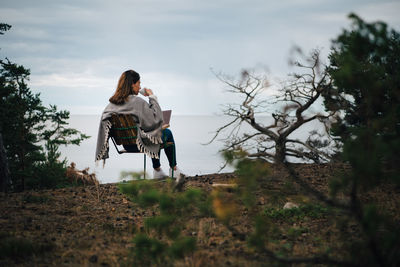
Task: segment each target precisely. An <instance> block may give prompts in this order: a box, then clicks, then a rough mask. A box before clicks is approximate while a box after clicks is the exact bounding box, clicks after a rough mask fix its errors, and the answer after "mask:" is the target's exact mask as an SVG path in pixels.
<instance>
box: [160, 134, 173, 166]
mask: <svg viewBox="0 0 400 267" xmlns="http://www.w3.org/2000/svg"><path fill="white" fill-rule="evenodd" d="M162 139H163V142H164V152H165V155H166V156H167V158H168V162H169V166H170V167H171V168H174V167H175V166H176V149H175V141H174V136H173V135H172V132H171V130H170V129H164V130H163V132H162ZM168 143H170V144H168Z"/></svg>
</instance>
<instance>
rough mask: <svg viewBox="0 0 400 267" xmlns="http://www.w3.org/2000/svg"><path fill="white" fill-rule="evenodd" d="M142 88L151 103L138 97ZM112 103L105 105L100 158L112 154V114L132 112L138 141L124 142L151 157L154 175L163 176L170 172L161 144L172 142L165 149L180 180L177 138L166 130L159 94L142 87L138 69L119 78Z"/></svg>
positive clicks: (127, 146) (176, 176)
mask: <svg viewBox="0 0 400 267" xmlns="http://www.w3.org/2000/svg"><path fill="white" fill-rule="evenodd" d="M139 91H141V92H143V95H144V96H147V97H149V103H147V102H146V101H145V100H143V99H142V98H140V97H138V96H137V95H138V93H139ZM109 101H110V103H109V104H108V105H107V107H106V108H105V109H104V111H103V114H102V116H101V122H100V127H99V133H98V136H97V148H96V161H98V160H104V161H105V160H106V159H107V158H108V150H109V146H108V137H109V132H110V129H111V122H110V121H109V119H110V118H111V114H113V113H117V114H131V115H133V117H134V118H135V120H136V123H137V126H138V136H137V139H136V145H124V148H125V149H126V150H127V151H130V152H143V153H146V154H147V155H149V156H150V157H151V160H152V162H153V168H154V175H153V178H163V177H166V176H167V175H166V174H165V173H164V171H163V170H162V169H161V164H160V144H162V143H163V142H172V143H173V144H174V145H171V146H169V147H166V148H165V149H164V151H165V154H166V155H167V158H168V161H169V166H170V176H171V174H172V169H174V171H173V178H179V179H177V182H179V180H180V178H181V172H180V170H179V168H178V167H177V164H176V155H175V142H174V138H173V135H172V132H171V131H170V130H169V129H164V130H163V128H162V127H163V115H162V111H161V108H160V105H159V104H158V101H157V97H156V96H155V95H154V94H153V91H152V90H151V89H147V88H144V90H140V75H139V73H137V72H136V71H134V70H127V71H125V72H124V73H122V75H121V77H120V78H119V81H118V86H117V89H116V91H115V93H114V95H113V96H112V97H111V98H110V99H109Z"/></svg>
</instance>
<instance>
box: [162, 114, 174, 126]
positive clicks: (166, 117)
mask: <svg viewBox="0 0 400 267" xmlns="http://www.w3.org/2000/svg"><path fill="white" fill-rule="evenodd" d="M162 113H163V121H164V124H163V128H164V126H166V127H169V122H170V120H171V113H172V110H163V112H162Z"/></svg>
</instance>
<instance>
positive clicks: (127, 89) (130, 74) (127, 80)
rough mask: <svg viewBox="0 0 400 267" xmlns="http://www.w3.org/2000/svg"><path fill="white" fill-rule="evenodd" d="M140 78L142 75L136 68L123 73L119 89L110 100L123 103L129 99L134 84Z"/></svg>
mask: <svg viewBox="0 0 400 267" xmlns="http://www.w3.org/2000/svg"><path fill="white" fill-rule="evenodd" d="M139 80H140V75H139V73H137V72H136V71H134V70H127V71H125V72H124V73H122V75H121V77H120V78H119V81H118V85H117V89H116V90H115V93H114V95H113V96H112V97H110V99H109V101H110V102H111V103H113V104H116V105H122V104H123V103H125V101H126V100H127V99H128V96H129V95H131V94H132V93H133V91H132V84H135V83H137V82H138V81H139Z"/></svg>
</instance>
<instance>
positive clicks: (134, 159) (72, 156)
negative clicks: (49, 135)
mask: <svg viewBox="0 0 400 267" xmlns="http://www.w3.org/2000/svg"><path fill="white" fill-rule="evenodd" d="M99 121H100V115H71V116H70V120H69V126H70V127H71V128H75V129H78V130H80V131H81V132H83V133H85V134H87V135H90V136H91V137H90V138H89V139H87V140H85V141H83V142H82V143H81V145H80V146H76V145H75V146H74V145H70V146H67V147H64V146H62V147H60V151H61V153H62V156H63V157H66V158H67V160H68V162H69V163H70V162H75V163H76V166H77V168H78V169H84V168H87V167H89V168H90V169H89V172H94V173H96V175H97V178H98V179H99V181H100V182H101V183H112V182H118V181H120V173H121V172H122V171H134V172H140V171H143V154H136V153H127V154H121V155H120V154H118V153H117V151H116V150H115V147H114V145H113V144H112V142H111V141H110V153H109V155H110V158H109V159H107V161H106V164H105V166H104V168H103V164H102V162H99V163H98V166H96V164H95V161H94V157H95V150H96V142H97V131H98V127H99ZM267 121H268V119H267V118H265V122H267ZM226 122H228V118H226V117H220V116H174V115H172V118H171V123H170V125H171V127H170V129H171V131H172V132H173V134H174V139H175V143H176V154H177V163H178V166H179V168H180V169H181V170H182V172H183V173H185V174H186V175H190V176H193V175H196V174H198V175H203V174H209V173H215V172H217V171H219V169H220V167H221V166H222V165H223V162H224V161H223V159H222V157H221V156H220V154H219V153H218V151H219V150H220V149H221V148H222V146H223V143H222V142H221V141H216V142H213V143H211V144H210V145H203V144H204V143H207V142H208V141H209V140H210V139H211V138H212V137H213V136H214V132H215V130H216V129H217V128H218V127H221V126H222V125H224V123H226ZM316 127H317V128H318V125H316V124H309V125H307V126H306V127H304V128H303V129H301V130H299V131H298V132H297V133H296V132H295V133H294V137H297V138H300V139H304V138H305V136H306V135H307V133H308V131H309V130H310V129H312V128H316ZM242 130H244V131H250V128H249V127H244V128H243V129H242ZM146 163H147V173H148V175H149V176H148V177H149V178H150V177H152V175H153V169H152V167H151V159H150V158H149V157H147V161H146ZM161 166H162V167H163V169H164V171H165V172H166V173H168V169H169V165H168V161H167V158H166V156H165V154H164V152H163V151H162V152H161ZM223 171H224V172H230V171H233V170H232V168H230V167H227V168H225V169H224V170H223Z"/></svg>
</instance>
